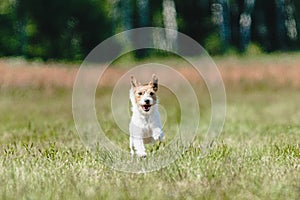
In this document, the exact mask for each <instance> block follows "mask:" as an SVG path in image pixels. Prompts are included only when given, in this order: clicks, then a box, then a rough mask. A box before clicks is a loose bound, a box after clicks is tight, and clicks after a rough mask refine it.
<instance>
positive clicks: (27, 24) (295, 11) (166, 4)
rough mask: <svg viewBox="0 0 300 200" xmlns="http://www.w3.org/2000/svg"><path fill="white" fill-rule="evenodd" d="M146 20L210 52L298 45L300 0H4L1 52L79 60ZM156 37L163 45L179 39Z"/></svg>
mask: <svg viewBox="0 0 300 200" xmlns="http://www.w3.org/2000/svg"><path fill="white" fill-rule="evenodd" d="M143 26H159V27H167V28H170V29H175V30H178V31H180V32H183V33H185V34H187V35H189V36H190V37H192V38H193V39H195V40H196V41H198V42H199V43H200V44H202V45H203V46H204V47H205V48H206V49H207V50H208V51H209V52H210V53H212V54H224V53H226V52H228V51H230V50H232V49H235V50H236V52H241V53H242V52H247V49H248V48H249V46H251V45H254V46H255V47H257V48H258V49H261V50H262V51H265V52H272V51H278V50H280V51H287V50H299V47H300V39H299V31H300V1H295V0H259V1H255V0H187V1H182V0H157V1H150V0H51V1H49V0H1V1H0V56H24V57H26V58H42V59H45V60H47V59H64V60H80V59H83V58H84V57H85V56H86V55H87V54H88V53H89V52H90V51H91V50H92V49H93V48H94V47H95V46H96V45H97V44H99V43H100V42H101V41H103V40H104V39H106V38H107V37H109V36H111V35H113V34H115V33H118V32H120V31H124V30H128V29H131V28H136V27H143ZM157 37H158V39H157V40H158V42H157V43H158V45H161V42H162V41H164V45H166V46H172V45H174V43H173V42H172V41H176V35H174V34H172V33H168V32H166V33H165V35H164V36H159V35H158V36H157ZM154 42H155V41H154Z"/></svg>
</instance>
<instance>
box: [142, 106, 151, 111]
mask: <svg viewBox="0 0 300 200" xmlns="http://www.w3.org/2000/svg"><path fill="white" fill-rule="evenodd" d="M150 108H151V105H149V104H146V105H142V109H143V111H145V112H148V111H149V110H150Z"/></svg>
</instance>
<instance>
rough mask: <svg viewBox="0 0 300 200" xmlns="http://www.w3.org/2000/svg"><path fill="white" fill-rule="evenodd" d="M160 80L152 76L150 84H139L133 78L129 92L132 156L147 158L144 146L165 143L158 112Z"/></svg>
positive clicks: (132, 77)
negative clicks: (158, 142)
mask: <svg viewBox="0 0 300 200" xmlns="http://www.w3.org/2000/svg"><path fill="white" fill-rule="evenodd" d="M157 90H158V78H157V77H156V75H155V74H153V75H152V80H151V81H150V82H149V83H148V84H141V83H139V82H137V80H136V79H135V77H134V76H131V89H130V91H129V96H130V101H131V105H132V108H131V109H132V116H131V120H130V124H129V132H130V141H129V145H130V154H131V155H134V154H136V155H137V156H138V157H146V156H147V153H146V150H145V146H144V144H148V143H151V142H152V143H154V142H156V141H160V142H163V138H164V132H163V129H162V125H161V122H160V114H159V112H158V97H157V95H156V92H157Z"/></svg>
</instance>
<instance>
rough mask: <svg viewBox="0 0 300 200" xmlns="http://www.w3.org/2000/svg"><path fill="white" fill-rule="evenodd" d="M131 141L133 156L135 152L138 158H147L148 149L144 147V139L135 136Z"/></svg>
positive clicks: (131, 137)
mask: <svg viewBox="0 0 300 200" xmlns="http://www.w3.org/2000/svg"><path fill="white" fill-rule="evenodd" d="M130 141H131V145H132V146H131V151H130V152H131V155H133V154H134V151H135V153H136V155H137V156H139V157H146V156H147V153H146V149H145V146H144V142H143V138H138V137H134V136H130Z"/></svg>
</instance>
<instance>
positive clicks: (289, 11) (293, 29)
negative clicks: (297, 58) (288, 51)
mask: <svg viewBox="0 0 300 200" xmlns="http://www.w3.org/2000/svg"><path fill="white" fill-rule="evenodd" d="M285 13H286V19H285V23H284V24H285V28H286V31H287V36H288V38H289V39H290V40H292V41H296V40H297V39H298V31H297V23H296V19H295V5H294V4H293V2H292V1H290V0H285Z"/></svg>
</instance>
